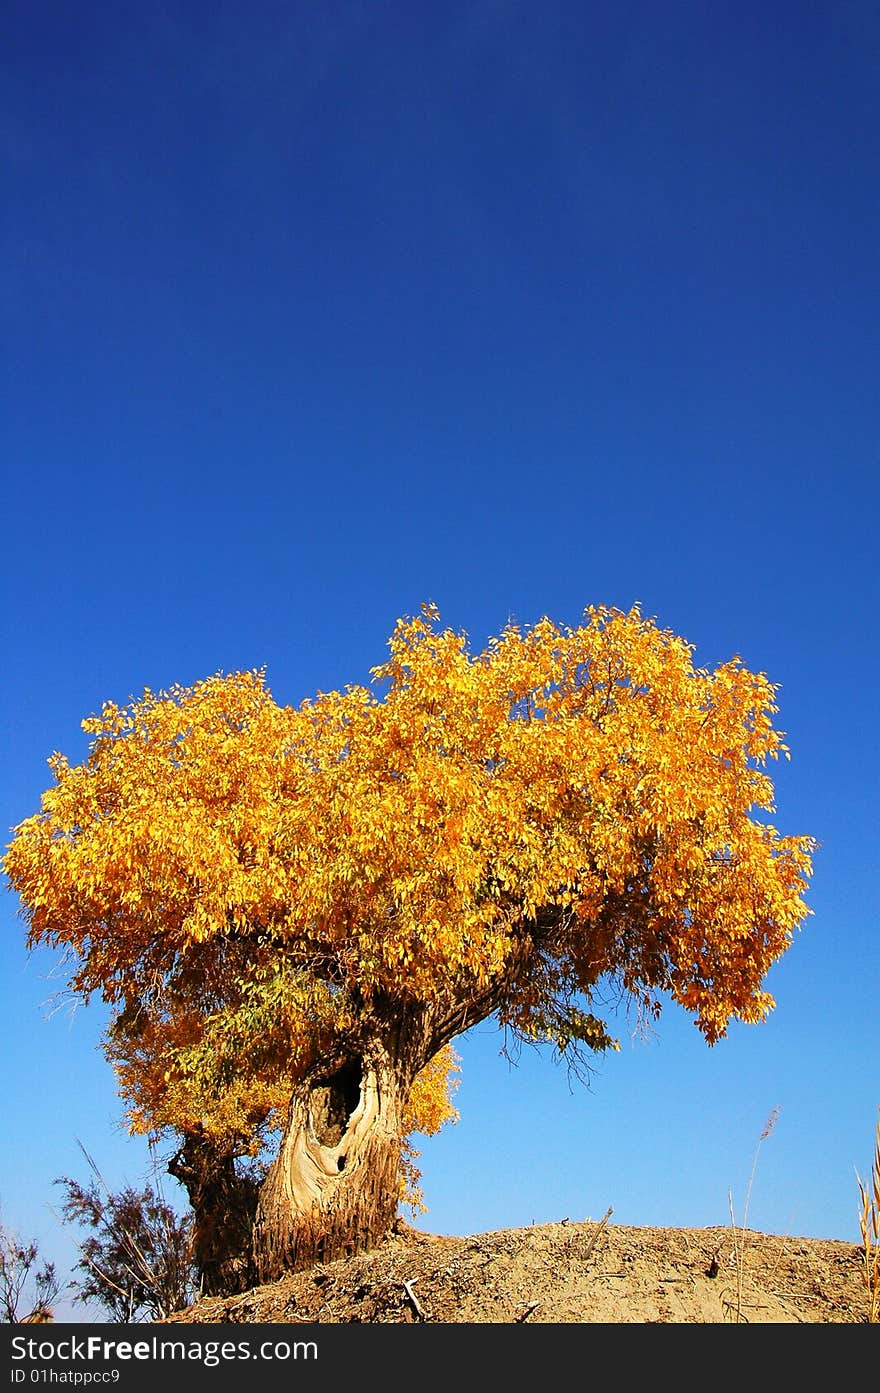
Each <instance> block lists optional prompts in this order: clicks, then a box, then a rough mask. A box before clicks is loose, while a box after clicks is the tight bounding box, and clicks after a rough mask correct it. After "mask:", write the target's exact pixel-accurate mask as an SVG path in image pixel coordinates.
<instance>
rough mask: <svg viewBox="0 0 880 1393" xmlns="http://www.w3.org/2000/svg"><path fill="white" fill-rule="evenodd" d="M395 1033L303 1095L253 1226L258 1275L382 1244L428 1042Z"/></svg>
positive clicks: (293, 1108)
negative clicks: (412, 1092) (409, 1106)
mask: <svg viewBox="0 0 880 1393" xmlns="http://www.w3.org/2000/svg"><path fill="white" fill-rule="evenodd" d="M420 1044H421V1048H419V1046H418V1045H417V1043H416V1041H415V1039H414V1038H413V1037H412V1035H411V1034H407V1035H406V1036H405V1035H404V1033H403V1032H401V1031H399V1030H398V1031H391V1032H389V1033H388V1035H387V1037H386V1038H377V1039H375V1040H373V1041H372V1042H371V1043H370V1044H369V1045H368V1046H365V1047H364V1048H363V1050H362V1052H361V1053H358V1054H353V1055H351V1056H350V1057H349V1058H347V1059H346V1060H344V1061H343V1062H341V1063H340V1064H338V1065H337V1066H336V1067H335V1068H333V1069H332V1070H331V1071H329V1072H324V1073H317V1072H316V1073H315V1074H314V1075H313V1076H312V1077H311V1078H309V1079H307V1080H305V1081H304V1082H303V1083H302V1084H301V1085H300V1087H299V1088H298V1089H297V1090H296V1091H295V1093H294V1094H293V1097H292V1099H291V1103H290V1109H289V1114H288V1123H287V1128H286V1131H285V1134H284V1138H283V1140H282V1143H281V1147H280V1149H279V1153H278V1156H277V1158H276V1160H275V1161H274V1163H273V1164H272V1166H271V1167H270V1170H269V1173H268V1175H267V1176H266V1180H265V1182H264V1183H263V1186H262V1188H261V1190H260V1197H259V1202H258V1205H257V1215H256V1222H255V1224H254V1266H255V1269H256V1272H257V1277H258V1280H259V1281H261V1282H269V1281H273V1280H275V1279H276V1278H277V1277H279V1276H280V1275H281V1274H282V1273H283V1272H295V1271H302V1270H303V1269H305V1268H308V1267H311V1266H313V1265H314V1264H316V1263H324V1262H331V1261H332V1260H333V1259H334V1258H338V1257H348V1256H350V1255H352V1254H354V1253H357V1252H365V1251H367V1250H368V1249H370V1248H374V1247H376V1246H377V1245H378V1244H379V1243H381V1242H382V1241H383V1240H384V1239H385V1238H386V1237H387V1236H388V1234H389V1232H390V1231H391V1229H392V1227H393V1225H394V1222H395V1219H396V1217H397V1210H398V1205H399V1202H400V1195H401V1171H400V1156H401V1139H402V1120H403V1113H404V1107H405V1104H406V1100H407V1097H408V1095H409V1089H410V1086H411V1084H412V1081H413V1079H414V1077H415V1075H416V1073H417V1072H418V1070H419V1069H420V1068H421V1067H422V1065H423V1064H424V1063H425V1062H426V1056H425V1055H424V1040H422V1041H421V1042H420Z"/></svg>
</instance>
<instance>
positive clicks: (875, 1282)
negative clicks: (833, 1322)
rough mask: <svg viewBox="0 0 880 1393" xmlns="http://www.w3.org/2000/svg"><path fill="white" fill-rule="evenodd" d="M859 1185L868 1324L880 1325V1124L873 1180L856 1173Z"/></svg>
mask: <svg viewBox="0 0 880 1393" xmlns="http://www.w3.org/2000/svg"><path fill="white" fill-rule="evenodd" d="M856 1179H857V1180H858V1183H859V1199H860V1200H861V1208H860V1210H859V1228H860V1229H861V1231H862V1245H863V1246H862V1252H863V1258H864V1266H863V1270H862V1275H863V1277H864V1280H865V1288H866V1290H867V1293H868V1321H869V1323H870V1324H872V1325H873V1324H877V1323H878V1322H880V1121H878V1123H877V1134H876V1140H875V1145H874V1164H873V1169H872V1172H871V1178H870V1181H863V1180H862V1178H861V1176H860V1175H859V1174H858V1172H857V1173H856Z"/></svg>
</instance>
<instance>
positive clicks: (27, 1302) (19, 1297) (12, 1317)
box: [0, 1224, 62, 1325]
mask: <svg viewBox="0 0 880 1393" xmlns="http://www.w3.org/2000/svg"><path fill="white" fill-rule="evenodd" d="M61 1289H62V1283H61V1281H60V1280H59V1278H58V1277H57V1276H56V1273H55V1264H54V1263H51V1262H43V1263H40V1253H39V1248H38V1246H37V1244H36V1243H22V1241H21V1239H20V1238H18V1237H17V1235H16V1234H14V1233H12V1232H11V1230H9V1229H7V1228H6V1227H5V1226H4V1225H3V1224H0V1322H2V1323H3V1324H4V1325H27V1324H34V1325H41V1324H44V1323H46V1322H51V1321H52V1320H53V1319H54V1315H53V1311H52V1306H53V1303H54V1301H55V1299H56V1297H57V1296H58V1295H59V1293H60V1292H61ZM23 1304H24V1308H25V1309H24V1311H23V1310H22V1305H23Z"/></svg>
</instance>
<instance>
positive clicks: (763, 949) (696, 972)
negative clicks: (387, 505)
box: [4, 606, 815, 1280]
mask: <svg viewBox="0 0 880 1393" xmlns="http://www.w3.org/2000/svg"><path fill="white" fill-rule="evenodd" d="M388 646H389V655H388V658H387V661H385V662H384V663H382V664H381V665H379V666H378V667H376V668H374V669H373V670H372V673H371V675H372V678H373V684H372V686H371V687H363V686H355V685H353V686H349V687H346V688H345V690H344V691H341V692H338V691H333V692H328V693H319V694H318V695H317V696H316V697H315V698H314V699H310V700H306V701H304V702H302V703H301V705H299V706H298V707H289V706H284V707H282V706H279V705H278V704H276V702H275V701H274V699H273V698H272V696H271V693H270V692H269V690H268V688H267V686H266V682H265V674H264V673H263V672H262V671H255V672H242V673H233V674H231V675H227V676H224V675H222V674H217V675H215V676H213V677H210V678H208V679H206V680H204V681H201V682H197V683H196V684H195V685H193V686H191V687H187V688H184V687H174V688H172V689H170V690H169V691H167V692H163V693H159V694H154V693H152V692H151V691H149V690H148V691H145V692H144V694H143V696H142V697H141V698H139V699H138V700H135V701H132V702H131V703H130V704H129V705H128V706H126V707H119V706H118V705H116V704H115V703H113V702H108V703H106V704H105V705H104V707H103V709H102V711H101V712H100V714H98V715H96V716H93V717H90V718H89V719H88V720H86V721H84V722H83V726H84V729H85V730H86V732H87V733H88V734H89V735H90V736H91V737H92V740H91V744H90V748H89V753H88V757H87V758H86V759H85V760H84V762H83V763H81V764H80V765H77V766H71V765H70V764H69V762H68V761H67V760H66V759H65V758H64V757H63V756H62V755H61V754H55V755H53V756H52V758H51V759H50V766H51V769H52V772H53V774H54V784H53V786H52V787H51V788H50V789H49V790H48V791H47V792H46V793H45V794H44V796H43V800H42V806H41V810H40V811H39V812H38V813H36V814H35V815H34V816H32V817H30V818H28V819H26V820H25V821H24V822H22V823H21V824H20V825H19V826H18V827H17V828H16V829H15V834H14V839H13V841H12V843H11V845H10V847H9V849H8V851H7V854H6V857H5V861H4V866H5V869H6V872H7V874H8V876H9V878H10V881H11V884H12V886H13V887H14V888H15V890H16V891H17V892H18V894H19V896H20V898H21V902H22V905H23V912H24V914H25V916H26V919H27V921H28V926H29V928H28V942H29V943H30V944H31V945H36V944H50V945H55V946H61V947H64V948H66V949H67V950H68V951H69V952H70V953H72V955H73V959H74V969H73V972H72V976H71V986H72V990H73V991H74V992H75V993H77V994H78V995H80V996H82V997H84V998H88V997H89V996H90V995H91V994H92V993H98V994H100V995H101V996H102V997H103V999H104V1000H105V1001H106V1002H108V1003H109V1004H110V1006H111V1008H112V1014H113V1024H112V1026H111V1029H110V1031H109V1034H108V1038H107V1051H108V1055H109V1057H110V1059H111V1060H112V1061H113V1063H114V1065H115V1067H116V1068H117V1070H118V1072H119V1077H120V1083H121V1087H122V1090H123V1093H124V1094H125V1096H126V1097H127V1098H128V1100H129V1103H130V1108H131V1116H132V1125H133V1126H135V1127H140V1128H141V1129H142V1130H162V1129H163V1128H169V1127H174V1126H175V1125H180V1124H181V1122H182V1126H183V1130H184V1131H185V1133H186V1135H187V1137H188V1138H189V1140H190V1141H191V1143H192V1147H193V1149H194V1151H197V1150H198V1148H199V1147H202V1148H205V1149H206V1154H208V1153H211V1149H212V1148H214V1152H213V1154H214V1155H216V1156H220V1158H221V1161H222V1162H223V1164H226V1163H227V1161H229V1159H230V1157H233V1156H234V1155H236V1154H238V1155H241V1154H244V1151H245V1150H246V1149H247V1147H248V1146H250V1147H252V1148H253V1147H254V1146H255V1145H258V1144H259V1143H258V1142H257V1141H255V1139H256V1138H259V1137H260V1136H261V1135H262V1136H265V1134H266V1130H267V1129H269V1130H271V1129H272V1127H273V1126H274V1127H276V1128H279V1129H280V1131H279V1136H280V1142H279V1144H278V1145H277V1148H276V1149H275V1152H274V1159H273V1160H272V1163H271V1165H270V1166H269V1169H268V1173H267V1174H266V1176H265V1179H264V1180H263V1181H262V1183H261V1184H260V1186H259V1193H258V1195H257V1196H256V1201H255V1204H254V1207H253V1214H252V1220H251V1219H249V1221H248V1222H249V1223H250V1226H251V1229H252V1243H251V1252H252V1255H253V1261H254V1264H255V1270H256V1273H257V1275H258V1277H259V1278H260V1279H262V1280H268V1279H270V1278H272V1277H274V1276H276V1275H277V1274H279V1273H280V1272H281V1271H283V1270H285V1269H288V1268H291V1269H297V1268H301V1267H304V1266H307V1265H310V1264H312V1263H313V1262H315V1261H326V1260H329V1259H330V1258H333V1257H335V1256H340V1255H345V1254H348V1253H351V1252H355V1251H358V1250H361V1249H364V1248H368V1247H370V1246H372V1245H374V1244H376V1243H378V1242H379V1241H381V1240H382V1239H383V1237H384V1236H385V1235H386V1234H387V1233H388V1231H389V1228H390V1227H391V1225H392V1224H393V1222H394V1219H395V1216H396V1213H397V1207H398V1204H399V1200H400V1183H401V1163H402V1142H403V1137H404V1134H405V1129H406V1126H407V1116H408V1113H407V1109H408V1107H409V1106H410V1099H411V1097H412V1091H413V1087H414V1084H415V1081H416V1080H417V1079H418V1078H419V1076H420V1075H422V1074H423V1072H424V1070H425V1069H426V1066H428V1065H429V1064H430V1063H431V1061H432V1060H434V1059H435V1058H436V1056H437V1055H438V1054H439V1053H440V1052H441V1051H442V1050H444V1049H445V1048H447V1047H449V1045H450V1043H451V1042H452V1041H453V1040H454V1039H455V1038H456V1037H457V1036H458V1035H460V1034H461V1033H462V1032H464V1031H466V1030H468V1029H469V1028H471V1027H472V1026H474V1025H476V1024H477V1023H478V1022H480V1021H484V1020H486V1019H488V1018H490V1017H492V1018H494V1019H495V1020H496V1021H497V1022H498V1024H499V1025H500V1026H501V1027H502V1028H504V1030H505V1031H506V1032H507V1033H508V1035H509V1036H510V1037H511V1038H512V1039H514V1040H517V1039H518V1040H528V1041H549V1042H552V1043H553V1044H554V1045H555V1046H556V1048H557V1049H558V1051H559V1052H560V1053H561V1055H563V1056H564V1057H565V1058H568V1059H569V1060H571V1061H573V1062H574V1063H575V1064H577V1062H578V1061H579V1060H588V1059H589V1057H590V1054H591V1053H592V1052H596V1051H604V1050H607V1049H609V1048H612V1047H614V1046H615V1043H616V1042H615V1041H614V1040H613V1038H612V1036H611V1034H610V1033H609V1029H608V1024H607V1022H606V1021H605V1020H603V1019H602V1018H601V1017H600V1016H599V1015H597V1014H596V1008H597V1007H599V1006H600V1005H601V1003H602V1001H603V1000H605V999H607V998H609V997H611V998H616V1000H617V1001H618V1003H619V1004H623V1003H625V1004H627V1005H628V1006H633V1007H634V1008H635V1009H637V1010H638V1011H640V1012H646V1013H648V1014H649V1015H650V1016H652V1017H656V1016H658V1015H659V1014H660V1011H661V1008H662V1006H663V1004H664V1002H665V1001H666V1000H671V1001H673V1002H675V1003H677V1004H679V1005H680V1006H681V1007H682V1008H684V1009H685V1010H686V1011H687V1012H689V1013H690V1014H691V1015H692V1016H693V1018H694V1020H695V1023H696V1025H697V1026H698V1028H699V1029H700V1031H701V1032H702V1034H703V1036H704V1037H705V1039H706V1041H707V1043H709V1044H714V1043H715V1042H716V1041H718V1040H719V1039H721V1038H722V1037H723V1036H724V1034H725V1033H726V1031H727V1028H728V1025H729V1022H730V1021H731V1019H738V1020H741V1021H745V1022H757V1021H760V1020H762V1019H763V1018H764V1017H765V1016H766V1015H767V1013H768V1011H769V1010H770V1009H771V1007H772V1006H773V999H772V997H771V995H770V994H769V992H767V991H766V989H765V987H764V981H765V977H766V974H767V972H768V970H769V969H770V967H771V966H772V965H773V963H774V962H775V961H776V960H777V959H778V958H779V957H780V956H781V955H782V954H783V953H784V952H785V951H786V949H787V948H788V946H789V945H790V943H791V941H792V938H793V934H794V932H795V930H796V929H797V928H798V926H799V925H800V923H801V921H802V920H803V918H804V917H805V916H806V914H807V913H808V910H807V907H806V905H805V902H804V899H803V895H804V892H805V890H806V887H807V883H808V877H809V874H810V872H811V857H812V853H813V851H814V849H815V846H814V843H813V841H812V840H811V838H809V837H806V836H783V835H781V834H780V833H779V832H778V831H777V830H776V828H775V827H773V826H772V824H771V823H769V822H767V821H765V820H763V819H762V817H761V814H762V813H768V812H770V811H772V808H773V786H772V782H771V780H770V777H769V775H768V773H767V772H766V768H765V767H764V766H765V765H766V761H767V760H768V759H775V758H776V757H777V756H778V755H779V754H780V753H784V754H786V755H787V753H788V751H787V748H786V746H785V744H784V743H783V739H782V734H781V732H779V731H777V730H776V729H775V727H774V724H773V715H774V713H775V712H776V710H777V707H776V704H775V696H776V688H775V687H774V686H773V685H772V684H771V683H770V682H769V681H768V679H767V677H766V676H765V675H764V674H763V673H752V672H750V671H749V670H748V669H747V668H746V667H745V666H744V665H743V663H742V661H741V660H740V659H739V658H733V659H732V660H730V661H729V662H726V663H723V664H721V665H720V666H719V667H717V668H716V669H714V670H713V671H709V670H706V669H701V668H696V667H695V666H694V664H693V651H692V648H691V646H690V645H689V644H688V643H686V642H685V641H684V640H683V639H681V638H679V637H677V636H676V635H674V634H673V633H671V632H670V631H668V630H664V629H661V628H660V627H659V626H658V625H657V624H656V622H655V621H653V620H647V619H644V618H643V617H642V615H641V614H640V612H639V610H638V609H637V608H634V609H631V610H630V611H628V612H622V611H619V610H616V609H608V608H604V607H600V608H595V607H591V608H589V609H588V610H586V611H585V613H584V616H583V621H582V622H581V623H580V624H579V625H577V626H576V627H573V628H572V627H560V626H557V625H555V624H553V623H552V622H551V621H550V620H549V619H546V618H545V619H542V620H541V621H540V622H538V623H536V624H535V625H533V626H531V627H527V628H520V627H518V626H515V625H508V626H507V627H506V628H505V629H504V630H503V631H502V632H501V633H500V635H499V636H498V637H496V638H493V639H492V640H491V641H490V642H489V643H488V645H487V646H486V647H485V649H484V650H483V651H482V652H480V653H478V654H472V653H471V652H470V650H469V648H468V644H467V639H466V636H465V635H462V634H457V633H455V632H453V631H451V630H449V629H442V628H441V627H440V624H439V615H438V614H437V611H436V610H435V609H434V608H433V607H432V606H424V607H423V609H422V612H421V614H420V615H419V616H417V617H414V618H406V619H401V620H399V621H398V622H397V624H396V625H395V628H394V631H393V633H392V635H391V638H390V640H389V645H388ZM236 1136H238V1137H239V1138H243V1139H244V1140H239V1141H237V1142H233V1141H231V1139H232V1138H234V1137H236ZM224 1147H226V1148H227V1150H226V1152H225V1153H224V1151H223V1148H224ZM224 1154H225V1156H226V1160H225V1161H224V1160H223V1157H224ZM197 1168H198V1167H197V1166H196V1169H197Z"/></svg>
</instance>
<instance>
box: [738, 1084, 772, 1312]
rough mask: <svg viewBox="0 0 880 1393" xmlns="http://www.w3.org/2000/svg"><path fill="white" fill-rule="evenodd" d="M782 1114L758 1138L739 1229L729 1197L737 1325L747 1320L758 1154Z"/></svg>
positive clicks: (769, 1118)
mask: <svg viewBox="0 0 880 1393" xmlns="http://www.w3.org/2000/svg"><path fill="white" fill-rule="evenodd" d="M780 1112H781V1109H780V1108H779V1107H775V1108H774V1109H773V1111H772V1112H771V1113H770V1116H769V1117H768V1118H767V1121H766V1122H765V1123H764V1127H763V1130H762V1132H761V1135H760V1137H759V1138H758V1145H757V1146H756V1147H755V1154H754V1156H753V1157H752V1170H751V1174H750V1175H749V1183H748V1186H747V1187H746V1197H745V1201H744V1203H743V1214H742V1222H741V1224H740V1225H739V1227H737V1223H736V1216H735V1214H734V1208H733V1195H732V1194H729V1195H728V1200H729V1204H730V1219H731V1223H732V1224H733V1251H734V1258H735V1261H736V1304H735V1307H734V1315H735V1319H736V1321H737V1324H740V1323H741V1322H742V1321H743V1320H744V1319H745V1317H744V1316H743V1301H742V1295H743V1272H744V1268H745V1255H746V1224H747V1220H748V1217H749V1201H750V1199H751V1196H752V1186H753V1184H754V1183H755V1171H756V1169H757V1166H758V1154H759V1152H760V1150H761V1145H762V1143H763V1142H765V1141H766V1140H767V1138H768V1137H769V1136H770V1133H771V1132H772V1131H773V1128H774V1127H775V1126H776V1119H777V1118H778V1117H779V1114H780Z"/></svg>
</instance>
